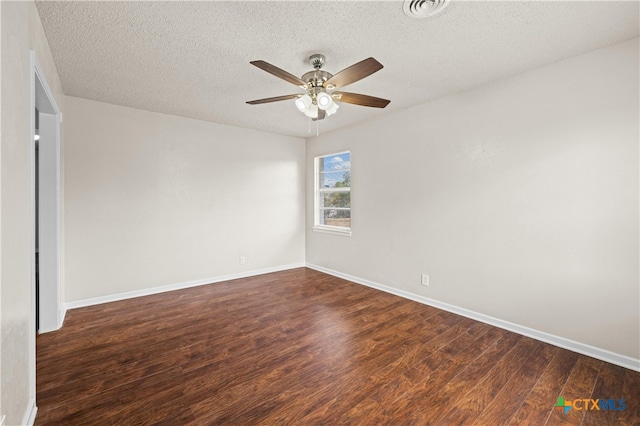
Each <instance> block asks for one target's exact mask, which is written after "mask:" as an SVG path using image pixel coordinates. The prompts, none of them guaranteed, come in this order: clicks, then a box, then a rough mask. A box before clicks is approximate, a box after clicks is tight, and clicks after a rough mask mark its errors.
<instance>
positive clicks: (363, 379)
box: [36, 268, 640, 425]
mask: <svg viewBox="0 0 640 426" xmlns="http://www.w3.org/2000/svg"><path fill="white" fill-rule="evenodd" d="M560 396H562V397H564V398H565V400H576V399H598V398H611V399H615V400H616V404H618V403H619V400H620V399H622V398H624V399H625V405H626V407H625V409H624V410H622V409H620V410H595V409H593V410H592V409H586V410H578V409H571V410H568V412H567V413H566V414H565V412H564V411H565V410H563V408H562V407H554V405H556V403H557V401H558V398H559V397H560ZM639 398H640V373H638V372H634V371H631V370H628V369H625V368H622V367H618V366H615V365H612V364H609V363H606V362H603V361H599V360H596V359H593V358H590V357H587V356H583V355H579V354H576V353H574V352H571V351H568V350H564V349H561V348H558V347H555V346H552V345H549V344H546V343H542V342H539V341H536V340H533V339H530V338H527V337H524V336H521V335H518V334H515V333H512V332H509V331H505V330H502V329H500V328H496V327H493V326H490V325H486V324H483V323H480V322H477V321H473V320H471V319H468V318H465V317H461V316H458V315H455V314H451V313H448V312H445V311H442V310H439V309H436V308H433V307H430V306H425V305H422V304H419V303H417V302H413V301H410V300H406V299H403V298H400V297H397V296H394V295H391V294H387V293H384V292H381V291H378V290H375V289H371V288H368V287H365V286H361V285H358V284H354V283H351V282H348V281H345V280H342V279H339V278H336V277H333V276H330V275H326V274H323V273H320V272H317V271H314V270H311V269H307V268H299V269H292V270H288V271H283V272H277V273H272V274H266V275H261V276H256V277H250V278H244V279H238V280H233V281H227V282H222V283H216V284H211V285H206V286H200V287H194V288H190V289H185V290H179V291H173V292H168V293H163V294H157V295H153V296H146V297H140V298H135V299H129V300H124V301H119V302H113V303H107V304H103V305H97V306H91V307H86V308H80V309H75V310H71V311H69V312H68V313H67V319H66V321H65V324H64V327H63V328H62V329H61V330H59V331H56V332H52V333H48V334H43V335H40V336H38V337H37V398H36V401H37V405H38V415H37V417H36V425H50V424H51V425H53V424H56V425H58V424H64V425H76V424H83V425H89V424H96V425H102V424H112V425H113V424H117V425H129V424H167V425H209V424H241V425H255V424H265V425H267V424H268V425H272V424H297V425H307V424H324V425H335V424H363V425H368V424H383V425H392V424H393V425H397V424H403V425H413V424H415V425H425V424H456V425H457V424H481V425H499V424H524V425H544V424H549V425H555V424H575V425H579V424H585V425H607V424H611V425H621V424H622V425H625V424H626V425H638V424H640V404H639V400H638V399H639ZM616 407H617V408H622V407H621V406H620V405H616Z"/></svg>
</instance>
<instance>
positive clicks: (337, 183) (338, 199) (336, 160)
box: [317, 152, 351, 228]
mask: <svg viewBox="0 0 640 426" xmlns="http://www.w3.org/2000/svg"><path fill="white" fill-rule="evenodd" d="M318 183H319V188H318V200H317V206H318V209H319V211H318V222H319V223H318V224H319V225H330V226H340V227H346V228H350V227H351V153H349V152H343V153H340V154H333V155H327V156H325V157H319V158H318Z"/></svg>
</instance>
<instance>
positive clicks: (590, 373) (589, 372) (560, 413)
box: [546, 357, 603, 425]
mask: <svg viewBox="0 0 640 426" xmlns="http://www.w3.org/2000/svg"><path fill="white" fill-rule="evenodd" d="M602 364H603V362H602V361H598V360H596V359H593V358H589V357H580V358H579V359H578V362H577V363H576V365H575V367H574V368H573V370H572V371H571V374H570V375H569V379H568V380H567V383H566V384H565V386H564V388H563V389H562V391H561V392H560V396H562V397H563V398H564V399H565V400H566V401H576V400H582V399H590V398H591V395H592V394H593V388H594V386H595V383H596V380H597V379H598V374H599V372H600V368H601V367H602ZM585 405H587V404H586V403H581V404H579V406H578V408H574V409H570V410H568V411H567V412H565V411H564V410H563V409H562V408H561V407H555V408H554V410H553V411H552V412H551V415H550V416H549V418H548V420H547V423H546V424H548V425H580V424H582V421H583V419H584V415H585V413H586V410H585V409H584V406H585Z"/></svg>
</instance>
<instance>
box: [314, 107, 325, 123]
mask: <svg viewBox="0 0 640 426" xmlns="http://www.w3.org/2000/svg"><path fill="white" fill-rule="evenodd" d="M326 116H327V113H326V112H325V110H323V109H320V108H318V118H313V119H312V120H313V121H318V120H324V118H325V117H326Z"/></svg>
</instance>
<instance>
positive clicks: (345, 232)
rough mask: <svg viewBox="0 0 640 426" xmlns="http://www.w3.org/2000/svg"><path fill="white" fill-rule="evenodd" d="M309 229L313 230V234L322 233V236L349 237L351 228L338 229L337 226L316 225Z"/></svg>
mask: <svg viewBox="0 0 640 426" xmlns="http://www.w3.org/2000/svg"><path fill="white" fill-rule="evenodd" d="M311 229H313V230H314V231H315V232H322V233H324V234H333V235H342V236H343V237H350V236H351V228H340V227H338V226H326V225H324V226H323V225H316V226H314V227H313V228H311Z"/></svg>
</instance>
